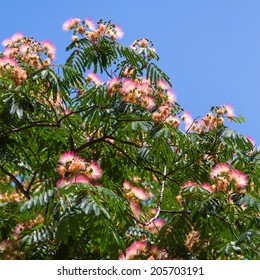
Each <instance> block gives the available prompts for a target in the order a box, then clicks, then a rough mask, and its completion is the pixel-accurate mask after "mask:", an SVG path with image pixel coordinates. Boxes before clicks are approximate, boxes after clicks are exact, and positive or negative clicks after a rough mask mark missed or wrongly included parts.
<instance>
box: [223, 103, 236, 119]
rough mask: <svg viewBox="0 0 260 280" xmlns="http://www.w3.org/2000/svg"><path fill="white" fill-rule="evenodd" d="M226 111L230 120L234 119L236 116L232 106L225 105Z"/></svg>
mask: <svg viewBox="0 0 260 280" xmlns="http://www.w3.org/2000/svg"><path fill="white" fill-rule="evenodd" d="M224 109H225V112H226V113H227V117H228V118H229V119H233V118H234V116H235V114H234V109H233V107H232V106H231V105H230V104H226V105H224Z"/></svg>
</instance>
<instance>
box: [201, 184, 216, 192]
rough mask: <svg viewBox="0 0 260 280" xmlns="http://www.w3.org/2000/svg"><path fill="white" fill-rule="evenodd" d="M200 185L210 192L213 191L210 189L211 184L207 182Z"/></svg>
mask: <svg viewBox="0 0 260 280" xmlns="http://www.w3.org/2000/svg"><path fill="white" fill-rule="evenodd" d="M201 187H202V188H203V189H205V190H207V191H208V192H210V193H213V192H214V190H213V189H212V187H211V185H210V184H209V183H203V184H202V185H201Z"/></svg>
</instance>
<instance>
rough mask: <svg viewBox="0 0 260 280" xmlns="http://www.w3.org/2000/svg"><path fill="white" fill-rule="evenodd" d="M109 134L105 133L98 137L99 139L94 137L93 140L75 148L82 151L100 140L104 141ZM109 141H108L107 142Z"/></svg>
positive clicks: (76, 150)
mask: <svg viewBox="0 0 260 280" xmlns="http://www.w3.org/2000/svg"><path fill="white" fill-rule="evenodd" d="M107 138H108V136H107V135H104V136H102V137H100V138H97V139H93V140H90V141H88V142H86V143H85V144H82V145H81V146H79V147H78V148H76V149H75V152H80V151H82V150H84V149H85V148H87V147H89V146H91V145H94V144H96V143H99V142H103V141H105V139H107ZM106 143H107V142H106Z"/></svg>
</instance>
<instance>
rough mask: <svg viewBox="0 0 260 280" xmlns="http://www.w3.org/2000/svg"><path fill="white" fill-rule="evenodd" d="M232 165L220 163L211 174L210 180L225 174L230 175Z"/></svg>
mask: <svg viewBox="0 0 260 280" xmlns="http://www.w3.org/2000/svg"><path fill="white" fill-rule="evenodd" d="M229 170H230V165H229V164H228V163H218V164H217V165H215V166H214V168H213V169H212V170H211V172H210V178H212V179H214V178H216V177H218V176H219V175H222V174H223V173H228V172H229Z"/></svg>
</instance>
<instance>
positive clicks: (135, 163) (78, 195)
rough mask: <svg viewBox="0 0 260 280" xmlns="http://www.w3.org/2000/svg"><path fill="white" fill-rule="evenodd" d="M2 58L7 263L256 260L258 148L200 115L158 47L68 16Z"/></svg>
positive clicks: (1, 165)
mask: <svg viewBox="0 0 260 280" xmlns="http://www.w3.org/2000/svg"><path fill="white" fill-rule="evenodd" d="M63 29H64V30H66V31H70V32H72V41H71V43H70V44H69V46H68V47H67V48H66V51H67V52H68V58H67V60H66V62H65V63H64V64H56V63H55V46H54V45H53V44H52V43H51V42H50V41H47V40H46V41H44V42H39V41H37V40H35V39H34V38H31V37H25V36H24V35H23V34H21V33H16V34H14V35H13V36H12V37H11V38H7V39H5V40H4V41H3V45H4V50H3V52H2V53H0V155H1V158H0V192H1V193H0V258H2V259H245V258H246V259H260V235H259V228H260V216H259V212H260V199H259V193H260V186H259V183H260V147H256V146H255V144H254V142H253V140H252V139H249V138H247V137H245V136H243V135H241V134H239V133H237V132H236V131H234V130H232V129H231V128H229V127H228V123H229V122H230V121H233V122H237V123H239V122H242V121H244V119H243V118H242V117H237V116H235V114H234V111H233V109H232V107H231V106H230V105H229V104H225V105H221V106H212V108H210V111H209V113H208V114H207V115H206V116H204V117H201V118H197V119H192V117H191V116H190V114H189V113H188V112H186V111H185V110H184V109H183V108H182V106H181V105H180V104H179V103H178V102H177V99H176V96H175V93H174V91H173V90H172V85H171V82H170V79H169V77H168V76H167V74H166V73H164V72H163V70H162V69H160V68H159V67H158V65H157V61H158V60H159V56H158V55H157V53H156V50H155V49H154V46H153V44H152V42H151V41H150V40H149V39H147V38H141V39H138V40H136V41H134V42H133V44H132V45H131V46H125V45H123V44H121V43H120V42H119V39H120V38H122V36H123V35H124V33H123V31H122V30H121V28H120V27H118V26H117V25H115V24H113V23H111V22H110V21H109V22H104V21H102V20H100V21H99V22H98V23H97V24H95V23H94V22H93V21H92V20H90V19H87V20H81V19H78V18H71V19H69V20H67V21H66V22H65V23H64V24H63Z"/></svg>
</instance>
